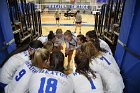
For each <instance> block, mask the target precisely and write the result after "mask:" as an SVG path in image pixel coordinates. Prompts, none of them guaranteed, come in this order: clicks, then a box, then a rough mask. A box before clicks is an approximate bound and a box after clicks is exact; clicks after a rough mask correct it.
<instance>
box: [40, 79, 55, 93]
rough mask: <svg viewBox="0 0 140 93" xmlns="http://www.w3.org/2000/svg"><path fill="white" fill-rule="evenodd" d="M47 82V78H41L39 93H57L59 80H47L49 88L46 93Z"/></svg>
mask: <svg viewBox="0 0 140 93" xmlns="http://www.w3.org/2000/svg"><path fill="white" fill-rule="evenodd" d="M45 82H46V78H45V77H43V78H41V83H40V88H39V90H38V93H55V92H56V88H57V80H56V79H53V78H49V79H48V80H47V86H46V89H45V92H44V85H45Z"/></svg>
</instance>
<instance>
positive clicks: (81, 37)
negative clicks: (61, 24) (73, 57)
mask: <svg viewBox="0 0 140 93" xmlns="http://www.w3.org/2000/svg"><path fill="white" fill-rule="evenodd" d="M76 39H77V48H76V54H77V53H78V52H80V51H81V45H83V44H85V43H86V42H87V40H86V37H85V36H84V35H82V34H81V35H78V36H77V38H76Z"/></svg>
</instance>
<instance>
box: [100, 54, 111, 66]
mask: <svg viewBox="0 0 140 93" xmlns="http://www.w3.org/2000/svg"><path fill="white" fill-rule="evenodd" d="M100 59H101V60H105V62H106V63H107V64H108V65H110V64H111V63H110V62H109V61H108V60H107V59H106V58H105V57H103V56H102V57H101V58H100Z"/></svg>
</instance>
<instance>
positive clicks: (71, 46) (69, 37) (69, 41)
mask: <svg viewBox="0 0 140 93" xmlns="http://www.w3.org/2000/svg"><path fill="white" fill-rule="evenodd" d="M64 37H65V40H66V49H65V56H68V65H67V68H66V70H69V69H70V61H71V58H72V54H73V51H74V50H76V46H77V40H76V36H75V35H73V34H72V33H71V31H69V30H67V31H66V32H65V33H64Z"/></svg>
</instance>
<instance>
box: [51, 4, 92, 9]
mask: <svg viewBox="0 0 140 93" xmlns="http://www.w3.org/2000/svg"><path fill="white" fill-rule="evenodd" d="M48 8H49V9H62V8H70V9H90V6H89V5H62V4H50V5H48Z"/></svg>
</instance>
